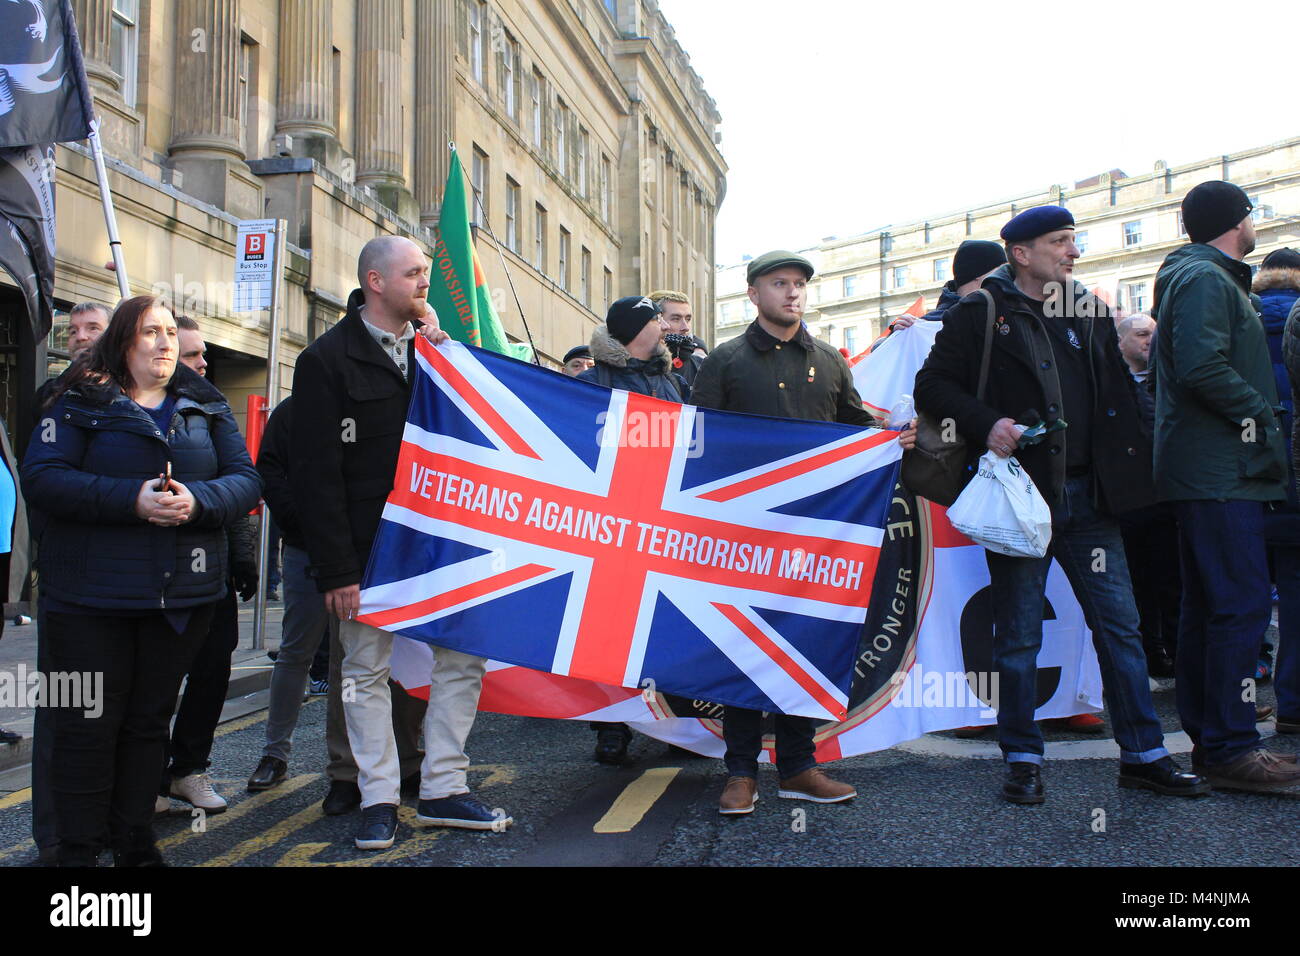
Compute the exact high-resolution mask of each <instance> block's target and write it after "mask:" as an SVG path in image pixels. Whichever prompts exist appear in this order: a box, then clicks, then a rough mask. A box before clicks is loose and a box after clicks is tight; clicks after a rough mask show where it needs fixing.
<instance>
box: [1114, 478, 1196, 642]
mask: <svg viewBox="0 0 1300 956" xmlns="http://www.w3.org/2000/svg"><path fill="white" fill-rule="evenodd" d="M1119 524H1120V532H1121V533H1122V534H1123V536H1124V554H1125V556H1126V557H1127V559H1128V567H1129V576H1130V577H1131V578H1132V580H1133V600H1134V602H1135V603H1136V604H1137V609H1138V617H1139V618H1140V619H1141V625H1140V627H1141V630H1142V649H1143V650H1144V651H1146V653H1147V657H1148V658H1149V657H1150V656H1151V655H1152V654H1153V653H1155V652H1156V651H1158V650H1159V649H1160V648H1164V649H1165V651H1166V652H1167V653H1168V654H1169V656H1171V657H1173V656H1176V654H1177V650H1178V616H1179V613H1180V612H1179V607H1180V605H1181V604H1182V600H1183V577H1182V571H1181V568H1180V560H1181V559H1180V558H1179V551H1178V519H1177V518H1176V517H1175V516H1174V509H1173V506H1172V505H1169V504H1158V505H1152V506H1151V507H1149V508H1143V509H1142V510H1140V511H1135V512H1132V513H1131V514H1126V515H1122V516H1120V519H1119Z"/></svg>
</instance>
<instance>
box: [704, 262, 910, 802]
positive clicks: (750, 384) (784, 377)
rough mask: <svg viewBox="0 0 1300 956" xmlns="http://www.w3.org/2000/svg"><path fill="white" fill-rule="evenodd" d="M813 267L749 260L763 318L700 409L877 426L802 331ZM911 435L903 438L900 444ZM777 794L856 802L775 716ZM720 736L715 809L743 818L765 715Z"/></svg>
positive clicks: (849, 378) (809, 738)
mask: <svg viewBox="0 0 1300 956" xmlns="http://www.w3.org/2000/svg"><path fill="white" fill-rule="evenodd" d="M812 276H813V266H812V263H810V262H809V261H808V260H807V259H805V258H804V257H803V256H800V255H796V254H795V253H793V252H786V251H783V250H778V251H775V252H769V253H766V254H765V255H761V256H759V257H758V258H757V259H754V260H752V261H751V262H750V263H749V269H748V271H747V278H748V280H749V300H750V301H751V302H752V303H754V307H755V309H757V311H758V316H757V318H755V319H754V321H753V322H752V323H750V325H749V327H748V328H747V329H746V330H745V333H744V334H743V335H740V336H738V337H736V338H734V339H732V340H731V341H729V342H724V343H723V344H722V345H719V346H718V347H717V348H715V349H714V350H713V351H712V352H711V353H710V354H709V357H708V358H707V359H705V360H704V364H703V365H702V366H701V367H700V370H699V373H698V374H697V375H696V378H695V385H694V390H693V393H692V399H691V400H692V401H693V402H694V404H696V405H698V406H700V407H701V408H717V409H722V410H723V411H729V412H748V413H749V414H751V415H769V416H772V417H776V418H800V419H806V420H809V421H820V422H843V423H846V424H851V425H864V426H875V425H876V424H877V422H876V420H875V419H874V418H873V417H872V416H871V413H870V412H868V411H867V410H866V409H865V408H863V407H862V400H861V398H859V397H858V392H857V389H855V388H854V387H853V375H852V373H851V372H850V371H849V365H848V363H847V362H846V361H845V360H844V356H842V355H841V354H840V353H839V352H838V351H836V350H835V349H834V348H833V347H831V346H830V345H828V344H827V343H825V342H823V341H821V340H819V339H816V338H814V337H813V336H812V335H811V334H809V332H808V329H807V327H805V326H804V324H803V313H804V308H805V306H806V305H807V302H808V280H809V279H811V278H812ZM915 435H916V433H915V430H913V429H909V430H908V431H906V432H904V433H903V436H902V438H901V439H900V441H902V443H903V445H904V447H908V445H909V444H910V443H912V442H914V440H915ZM775 721H776V769H777V773H778V774H779V776H780V781H781V787H780V791H779V795H780V796H781V797H784V798H786V799H790V800H811V801H813V802H815V803H839V802H841V801H843V800H851V799H852V798H853V797H855V796H857V791H856V790H855V789H854V788H853V787H851V786H850V785H849V784H846V783H841V782H839V781H837V780H832V779H831V778H830V777H829V776H827V774H826V773H825V771H823V770H822V769H821V768H820V767H818V766H817V760H816V758H815V756H814V750H815V748H814V745H813V733H814V730H815V727H816V724H815V722H814V721H813V720H812V718H810V717H799V716H795V715H791V714H776V715H775ZM722 723H723V737H724V738H725V740H726V744H727V752H726V756H725V758H724V759H725V761H726V765H727V773H728V774H729V776H728V779H727V784H726V787H725V788H724V789H723V791H722V800H721V802H720V804H719V807H718V809H719V811H720V812H721V813H723V814H727V815H732V814H745V813H750V812H752V811H753V809H754V801H755V800H756V799H757V798H758V780H757V778H758V757H759V753H760V752H761V750H762V746H763V715H762V713H761V712H760V711H757V710H746V709H744V708H741V707H727V709H726V714H725V716H724V717H723V722H722Z"/></svg>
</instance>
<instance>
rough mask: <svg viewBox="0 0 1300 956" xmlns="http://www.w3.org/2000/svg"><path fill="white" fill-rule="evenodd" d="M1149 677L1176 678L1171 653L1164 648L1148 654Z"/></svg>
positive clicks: (1158, 648)
mask: <svg viewBox="0 0 1300 956" xmlns="http://www.w3.org/2000/svg"><path fill="white" fill-rule="evenodd" d="M1147 676H1148V677H1173V676H1174V659H1173V658H1172V657H1170V656H1169V652H1168V651H1167V650H1165V649H1164V648H1163V647H1157V648H1156V649H1155V650H1154V651H1152V652H1151V653H1149V654H1147Z"/></svg>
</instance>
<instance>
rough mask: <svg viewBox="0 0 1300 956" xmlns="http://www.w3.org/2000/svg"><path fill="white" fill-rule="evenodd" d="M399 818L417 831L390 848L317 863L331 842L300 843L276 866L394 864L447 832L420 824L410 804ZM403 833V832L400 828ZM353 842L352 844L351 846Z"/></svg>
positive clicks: (426, 846) (412, 854)
mask: <svg viewBox="0 0 1300 956" xmlns="http://www.w3.org/2000/svg"><path fill="white" fill-rule="evenodd" d="M397 820H398V822H399V823H405V824H406V825H407V826H409V827H412V828H414V829H415V834H414V835H412V836H410V837H408V838H407V839H405V840H402V841H401V842H399V843H396V844H394V845H393V846H392V847H390V848H389V849H387V850H384V851H382V852H380V853H374V852H372V851H366V850H357V851H356V852H357V853H358V854H364V855H361V856H358V857H357V858H356V859H352V860H336V861H333V862H317V861H316V860H314V859H312V857H314V856H315V855H316V854H317V853H319V852H320V851H321V850H324V849H326V848H327V847H329V845H330V844H328V843H300V844H298V846H296V847H294V848H293V849H292V850H290V851H289V852H287V853H286V854H285V855H284V856H282V857H280V859H279V860H277V861H276V864H275V865H276V866H375V865H376V864H378V863H391V862H392V861H394V860H403V859H406V858H407V857H411V856H415V855H416V854H417V853H423V852H424V851H425V850H427V849H429V847H431V846H433V844H435V843H437V842H438V840H439V839H441V838H442V836H443V835H444V834H445V833H446V832H447V831H446V830H445V829H442V828H439V827H427V826H424V825H423V824H421V823H420V822H419V821H418V820H417V819H416V818H415V811H414V810H412V809H411V808H410V807H398V808H397ZM398 832H401V831H398ZM351 845H352V844H351V843H349V846H351Z"/></svg>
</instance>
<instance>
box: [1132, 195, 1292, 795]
mask: <svg viewBox="0 0 1300 956" xmlns="http://www.w3.org/2000/svg"><path fill="white" fill-rule="evenodd" d="M1250 211H1251V203H1250V200H1249V199H1248V198H1247V197H1246V194H1245V193H1244V192H1243V191H1242V190H1241V189H1240V188H1239V187H1237V186H1234V185H1233V184H1232V183H1227V182H1221V181H1217V180H1216V181H1212V182H1206V183H1201V184H1200V185H1199V186H1197V187H1196V188H1194V189H1193V190H1192V191H1191V192H1189V193H1188V194H1187V195H1186V197H1184V199H1183V225H1184V227H1185V228H1186V229H1187V238H1188V239H1190V240H1191V242H1190V243H1188V244H1187V245H1185V246H1183V247H1182V248H1181V249H1175V250H1174V251H1173V252H1171V253H1170V254H1169V255H1168V256H1167V257H1166V258H1165V261H1164V262H1163V263H1162V264H1161V266H1160V271H1159V272H1158V273H1156V291H1155V316H1156V322H1157V323H1158V324H1159V328H1160V333H1159V334H1158V335H1157V336H1156V438H1155V482H1156V493H1157V495H1158V496H1159V497H1160V499H1161V500H1163V501H1172V502H1173V503H1174V509H1175V511H1176V512H1177V515H1178V530H1179V551H1180V552H1181V557H1182V569H1183V604H1182V613H1181V615H1180V617H1179V628H1178V658H1177V661H1176V663H1175V667H1176V675H1177V680H1178V683H1177V691H1178V715H1179V717H1180V718H1181V719H1182V722H1183V729H1184V730H1185V731H1187V735H1188V736H1189V737H1191V738H1192V742H1193V744H1194V745H1195V746H1194V748H1193V750H1192V765H1193V766H1194V767H1197V768H1199V769H1201V770H1202V771H1203V772H1204V773H1205V775H1206V776H1207V777H1208V778H1209V780H1210V783H1211V784H1212V785H1213V786H1214V787H1215V788H1216V789H1223V790H1246V791H1260V792H1269V793H1275V792H1278V791H1291V792H1293V793H1297V794H1300V766H1297V764H1296V763H1295V762H1294V758H1293V757H1292V758H1289V759H1285V758H1283V757H1282V755H1281V754H1278V753H1274V752H1272V751H1269V750H1265V749H1263V748H1262V747H1261V746H1260V738H1259V734H1258V733H1257V732H1256V730H1255V699H1254V695H1253V694H1250V693H1243V688H1247V689H1248V688H1251V687H1252V686H1253V683H1254V678H1255V663H1256V659H1257V656H1258V654H1259V648H1260V639H1261V637H1262V635H1263V634H1264V631H1265V629H1266V628H1267V627H1268V623H1269V619H1270V617H1271V614H1272V602H1271V600H1270V593H1269V571H1268V560H1267V556H1266V554H1265V545H1264V506H1265V503H1266V502H1270V501H1281V500H1283V499H1284V498H1285V497H1286V491H1285V484H1284V483H1285V480H1286V476H1287V469H1286V442H1285V440H1284V438H1283V436H1282V429H1281V421H1280V415H1281V412H1282V409H1281V407H1280V406H1279V405H1278V396H1277V386H1276V384H1275V382H1274V377H1273V367H1272V363H1271V361H1270V359H1269V352H1268V343H1267V339H1266V334H1265V331H1264V326H1263V323H1262V322H1261V321H1260V314H1259V313H1260V308H1261V306H1260V301H1259V298H1258V297H1257V296H1255V295H1253V294H1252V293H1251V291H1250V286H1251V275H1250V267H1249V266H1247V265H1246V264H1245V263H1244V262H1242V260H1243V259H1245V258H1246V256H1248V255H1250V253H1251V252H1253V251H1254V249H1255V226H1254V223H1253V222H1252V221H1251V218H1250Z"/></svg>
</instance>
